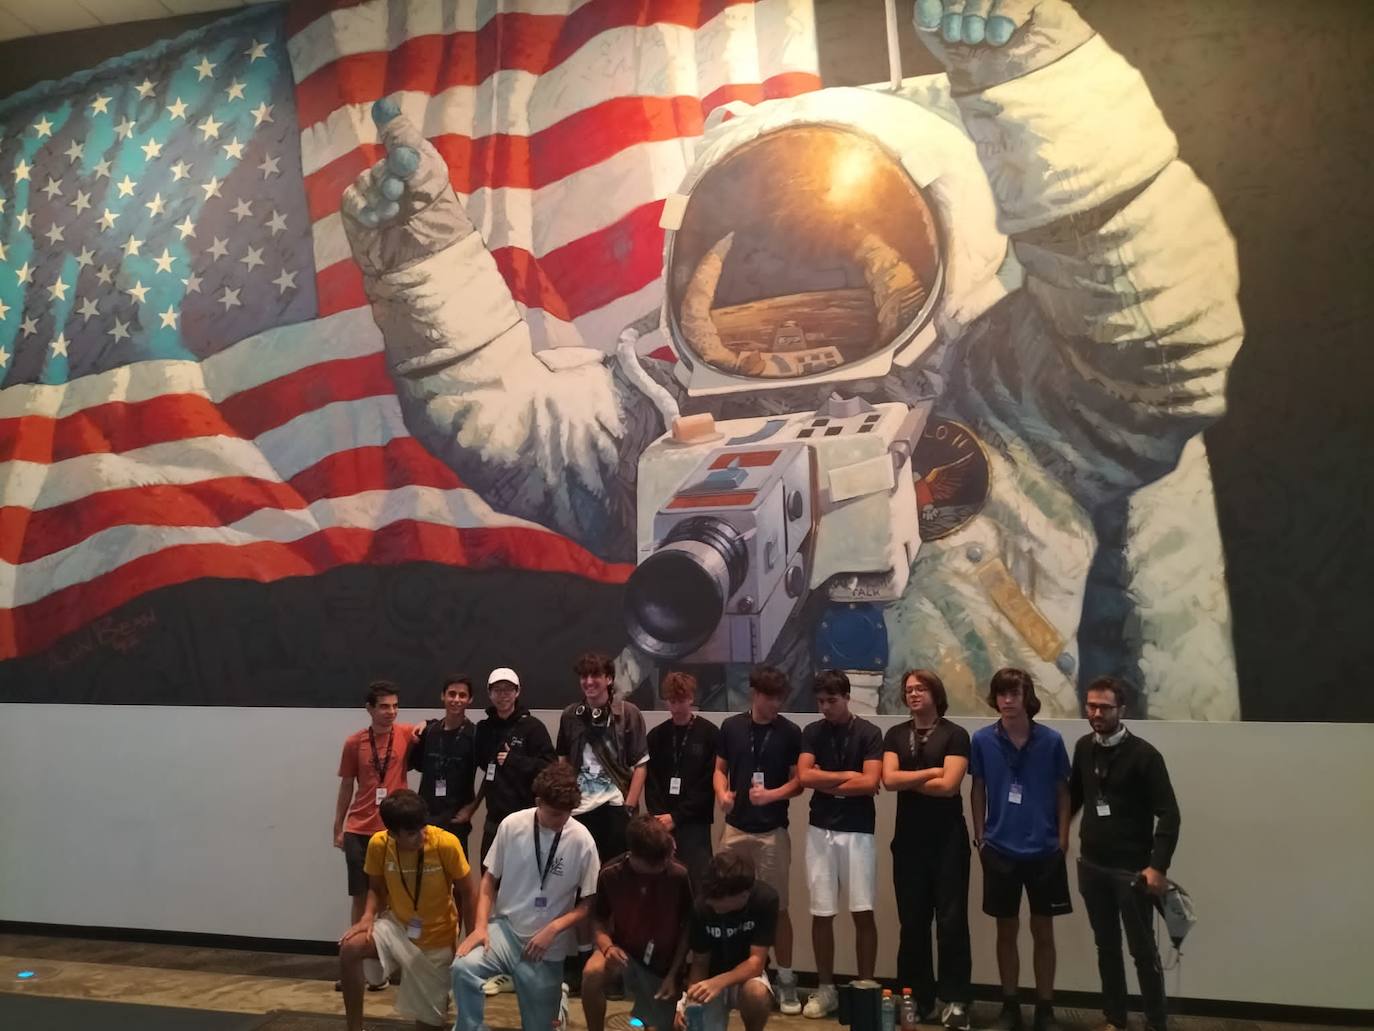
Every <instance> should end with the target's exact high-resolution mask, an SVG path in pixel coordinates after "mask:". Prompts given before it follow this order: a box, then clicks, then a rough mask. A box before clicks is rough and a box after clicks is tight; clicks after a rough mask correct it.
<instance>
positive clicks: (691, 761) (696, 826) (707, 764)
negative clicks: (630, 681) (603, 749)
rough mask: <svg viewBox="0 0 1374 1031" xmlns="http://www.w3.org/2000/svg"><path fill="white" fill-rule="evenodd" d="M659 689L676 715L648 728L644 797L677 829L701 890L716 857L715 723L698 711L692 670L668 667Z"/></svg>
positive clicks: (685, 861)
mask: <svg viewBox="0 0 1374 1031" xmlns="http://www.w3.org/2000/svg"><path fill="white" fill-rule="evenodd" d="M659 694H660V695H661V696H662V698H663V700H664V702H666V703H667V705H668V712H669V713H670V714H671V715H672V718H671V719H669V720H666V721H665V722H663V723H660V724H659V725H658V726H656V727H655V728H654V729H653V730H651V731H649V739H648V740H649V765H648V771H649V773H648V777H647V778H646V780H645V782H644V800H645V804H646V805H647V806H648V810H649V812H650V813H651V814H652V815H653V816H654V817H655V818H656V819H657V820H658V822H659V823H661V824H663V826H664V827H665V828H667V830H668V832H669V833H670V834H672V836H673V842H674V844H675V846H676V848H675V851H676V853H677V858H678V860H679V861H680V862H681V863H682V865H683V866H685V867H687V874H688V876H689V877H691V879H692V890H693V891H700V890H701V878H702V875H703V874H704V873H705V872H706V864H707V863H709V862H710V861H711V821H712V820H713V819H714V817H715V800H716V795H715V787H714V785H713V783H712V774H713V773H714V771H715V766H716V737H717V730H716V725H715V724H714V723H712V722H711V721H710V720H708V719H703V718H701V717H699V716H698V715H697V714H696V712H695V711H694V706H695V704H696V694H697V682H696V678H695V677H693V676H692V675H691V674H690V673H669V674H668V675H667V676H665V677H664V678H663V683H662V685H661V686H660V688H659Z"/></svg>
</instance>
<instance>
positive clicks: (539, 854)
mask: <svg viewBox="0 0 1374 1031" xmlns="http://www.w3.org/2000/svg"><path fill="white" fill-rule="evenodd" d="M562 839H563V831H562V830H561V829H560V830H559V831H558V832H557V833H556V834H554V836H553V843H552V844H551V845H550V846H549V861H548V862H547V863H546V862H544V849H543V848H542V847H541V846H540V844H539V813H538V812H537V811H536V812H535V814H534V868H535V869H536V870H537V871H539V890H540V891H543V890H544V885H545V884H547V883H548V880H549V873H550V871H552V870H553V860H554V856H556V855H558V843H559V841H561V840H562Z"/></svg>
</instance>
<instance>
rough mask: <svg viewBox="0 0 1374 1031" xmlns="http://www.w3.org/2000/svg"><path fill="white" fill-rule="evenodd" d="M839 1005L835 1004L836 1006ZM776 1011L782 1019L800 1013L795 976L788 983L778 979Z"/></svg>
mask: <svg viewBox="0 0 1374 1031" xmlns="http://www.w3.org/2000/svg"><path fill="white" fill-rule="evenodd" d="M838 1005H839V1003H838V1002H837V1003H836V1006H838ZM778 1010H779V1012H781V1013H782V1015H783V1016H784V1017H795V1016H796V1015H797V1014H798V1013H800V1012H801V1011H802V1005H801V1000H800V999H798V998H797V976H796V975H795V974H793V975H792V979H791V980H790V981H784V980H783V979H782V978H778Z"/></svg>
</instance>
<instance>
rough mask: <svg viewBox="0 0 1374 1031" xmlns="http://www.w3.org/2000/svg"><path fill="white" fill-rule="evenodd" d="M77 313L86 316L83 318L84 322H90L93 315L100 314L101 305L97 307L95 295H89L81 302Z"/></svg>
mask: <svg viewBox="0 0 1374 1031" xmlns="http://www.w3.org/2000/svg"><path fill="white" fill-rule="evenodd" d="M76 313H77V314H78V315H81V316H84V318H83V319H82V320H81V321H82V323H83V324H84V323H86V322H90V321H91V316H93V315H99V314H100V309H99V307H97V304H96V299H95V298H94V297H87V298H86V299H85V300H83V301H82V302H81V304H80V306H79V307H78V308H77V311H76Z"/></svg>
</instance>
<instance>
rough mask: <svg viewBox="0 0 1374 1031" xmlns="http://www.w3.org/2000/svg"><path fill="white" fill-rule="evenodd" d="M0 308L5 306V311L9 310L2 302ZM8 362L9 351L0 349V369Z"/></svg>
mask: <svg viewBox="0 0 1374 1031" xmlns="http://www.w3.org/2000/svg"><path fill="white" fill-rule="evenodd" d="M0 308H5V310H6V311H9V308H6V307H5V306H4V305H3V304H0ZM9 363H10V353H9V352H8V351H0V369H3V368H4V367H5V366H6V365H8V364H9Z"/></svg>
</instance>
